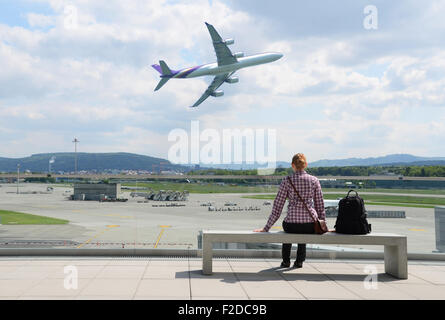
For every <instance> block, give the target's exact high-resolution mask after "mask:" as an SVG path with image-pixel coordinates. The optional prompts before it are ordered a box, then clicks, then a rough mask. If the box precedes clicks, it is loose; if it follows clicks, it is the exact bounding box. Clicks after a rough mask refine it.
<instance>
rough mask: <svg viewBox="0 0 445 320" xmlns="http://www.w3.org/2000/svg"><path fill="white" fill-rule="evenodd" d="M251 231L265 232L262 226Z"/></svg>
mask: <svg viewBox="0 0 445 320" xmlns="http://www.w3.org/2000/svg"><path fill="white" fill-rule="evenodd" d="M253 232H267V231H266V230H264V228H262V229H255V230H253Z"/></svg>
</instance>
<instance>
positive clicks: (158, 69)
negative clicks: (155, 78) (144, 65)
mask: <svg viewBox="0 0 445 320" xmlns="http://www.w3.org/2000/svg"><path fill="white" fill-rule="evenodd" d="M151 66H152V67H153V69H155V70H156V71H157V72H159V73H160V74H162V69H161V66H160V65H159V64H152V65H151Z"/></svg>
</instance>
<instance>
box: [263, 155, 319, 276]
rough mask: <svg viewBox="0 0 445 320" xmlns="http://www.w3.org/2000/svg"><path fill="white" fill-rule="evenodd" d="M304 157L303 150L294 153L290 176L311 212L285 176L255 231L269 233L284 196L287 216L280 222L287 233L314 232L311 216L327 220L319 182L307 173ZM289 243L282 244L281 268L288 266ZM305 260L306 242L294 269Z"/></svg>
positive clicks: (301, 245)
mask: <svg viewBox="0 0 445 320" xmlns="http://www.w3.org/2000/svg"><path fill="white" fill-rule="evenodd" d="M306 167H307V161H306V157H305V156H304V154H302V153H297V154H296V155H295V156H294V157H293V158H292V169H293V170H294V174H293V175H291V176H289V178H290V181H291V182H292V184H293V185H294V186H295V188H296V190H297V191H298V193H299V194H300V196H301V198H302V199H303V200H304V202H306V204H307V205H308V207H309V209H310V210H311V212H309V211H308V208H307V207H306V206H305V204H304V203H303V202H302V201H300V200H299V197H298V195H297V194H296V193H295V190H294V188H293V187H292V185H291V182H290V181H289V179H288V177H286V178H284V179H283V181H281V184H280V188H279V190H278V193H277V196H276V198H275V201H274V203H273V208H272V213H271V215H270V217H269V220H268V221H267V223H266V226H265V227H264V228H263V229H256V230H254V231H255V232H268V231H269V229H270V228H271V227H272V225H273V224H274V223H275V222H276V221H277V220H278V218H279V217H280V215H281V211H282V210H283V206H284V203H285V202H286V198H288V199H289V205H288V210H287V216H286V218H284V221H283V229H284V231H285V232H289V233H314V232H315V230H314V218H315V219H316V218H317V217H318V219H320V220H324V219H326V214H325V210H324V203H323V193H322V192H321V186H320V181H318V179H317V178H316V177H314V176H311V175H310V174H308V173H306V171H305V170H304V169H306ZM291 248H292V244H291V243H283V247H282V257H283V262H282V263H281V267H282V268H288V267H289V266H290V253H291ZM305 259H306V244H298V250H297V260H296V261H295V263H294V268H302V267H303V262H304V260H305Z"/></svg>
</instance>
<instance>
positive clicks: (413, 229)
mask: <svg viewBox="0 0 445 320" xmlns="http://www.w3.org/2000/svg"><path fill="white" fill-rule="evenodd" d="M408 230H409V231H426V230H425V229H415V228H411V229H408Z"/></svg>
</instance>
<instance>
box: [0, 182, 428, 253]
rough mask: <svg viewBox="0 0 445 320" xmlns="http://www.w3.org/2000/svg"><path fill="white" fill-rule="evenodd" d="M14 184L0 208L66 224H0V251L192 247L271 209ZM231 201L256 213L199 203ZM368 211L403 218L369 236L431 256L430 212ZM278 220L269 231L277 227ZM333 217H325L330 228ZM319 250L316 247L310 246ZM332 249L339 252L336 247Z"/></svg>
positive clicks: (202, 197) (259, 223) (250, 202)
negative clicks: (105, 196) (104, 197)
mask: <svg viewBox="0 0 445 320" xmlns="http://www.w3.org/2000/svg"><path fill="white" fill-rule="evenodd" d="M46 187H47V185H45V184H23V185H21V186H20V191H22V192H30V191H46ZM15 192H16V186H15V185H13V184H3V185H1V187H0V209H6V210H14V211H20V212H25V213H31V214H38V215H44V216H49V217H54V218H62V219H67V220H69V221H70V223H69V224H68V225H42V226H37V225H16V226H15V225H2V226H0V248H13V247H75V248H121V247H123V246H124V247H125V248H128V247H136V248H172V249H184V248H197V236H198V233H199V231H200V230H202V229H233V230H253V229H256V228H260V227H263V226H264V224H265V222H266V220H267V218H268V216H269V214H270V211H271V208H272V206H270V205H269V206H266V205H264V200H254V199H243V198H241V197H242V196H243V195H242V194H191V195H190V198H189V201H187V202H186V203H185V204H186V206H185V207H177V208H175V207H172V208H161V207H157V208H156V207H152V205H153V204H155V205H159V204H163V203H162V202H154V201H150V202H149V203H138V200H142V199H141V198H131V197H130V196H129V193H126V194H124V196H125V197H127V198H129V201H128V202H125V203H119V202H118V203H100V202H95V201H69V200H67V199H66V198H67V196H68V195H70V194H71V193H72V189H71V188H69V187H60V186H56V187H55V188H54V192H53V193H52V194H16V193H15ZM227 201H230V202H235V203H237V204H238V205H239V206H241V207H248V206H258V207H260V208H261V210H260V211H242V212H209V211H208V208H207V207H203V206H201V204H202V203H207V202H212V203H214V204H215V205H216V206H217V207H223V206H224V203H225V202H227ZM367 208H368V210H379V209H381V210H405V211H406V216H407V218H406V219H387V218H386V219H385V218H380V219H378V218H374V219H369V222H370V223H371V224H372V229H373V231H374V232H379V233H398V234H402V235H406V236H407V237H408V251H409V252H421V253H431V252H432V251H434V250H435V225H434V209H419V208H399V207H381V206H368V207H367ZM284 216H285V212H283V214H282V217H281V218H280V220H279V221H278V222H277V223H276V224H275V226H274V227H273V228H276V229H280V228H281V221H282V219H283V217H284ZM334 224H335V219H333V218H330V219H328V225H329V227H330V228H333V226H334ZM310 247H311V246H309V248H310ZM314 247H318V246H314ZM344 248H346V249H347V248H349V249H364V250H382V249H383V248H382V247H370V246H369V247H363V248H361V247H359V246H346V247H342V248H341V250H343V249H344ZM333 249H336V250H338V249H339V248H338V247H334V248H333Z"/></svg>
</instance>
